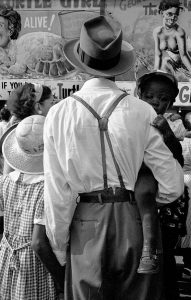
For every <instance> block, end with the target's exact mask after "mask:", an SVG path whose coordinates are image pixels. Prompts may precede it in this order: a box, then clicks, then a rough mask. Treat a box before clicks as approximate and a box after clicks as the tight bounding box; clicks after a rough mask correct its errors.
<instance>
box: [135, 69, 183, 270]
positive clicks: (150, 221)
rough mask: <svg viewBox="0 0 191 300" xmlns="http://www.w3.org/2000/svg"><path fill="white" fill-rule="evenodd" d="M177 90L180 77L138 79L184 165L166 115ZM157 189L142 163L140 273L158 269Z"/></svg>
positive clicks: (140, 90)
mask: <svg viewBox="0 0 191 300" xmlns="http://www.w3.org/2000/svg"><path fill="white" fill-rule="evenodd" d="M178 92H179V90H178V83H177V80H176V79H175V77H174V76H173V75H171V74H168V73H163V72H160V71H159V72H152V73H149V74H145V75H143V76H142V77H140V78H139V80H138V81H137V93H138V96H139V98H140V99H141V100H143V101H145V102H147V103H148V104H150V105H151V106H152V107H153V108H154V110H155V111H156V113H157V115H158V116H157V117H156V119H155V120H154V122H153V124H151V126H154V127H156V128H157V129H158V130H159V131H160V133H161V134H162V135H163V138H164V142H165V144H166V145H167V147H168V148H169V149H170V150H171V152H172V153H173V156H174V158H176V159H177V160H178V161H179V163H180V164H181V165H183V156H182V148H181V145H180V143H179V141H178V139H177V138H176V137H175V135H174V133H173V131H172V129H171V128H170V126H169V124H168V122H167V120H166V119H165V117H164V116H163V115H164V113H165V112H166V111H167V109H168V108H169V107H171V106H172V105H173V103H174V101H175V98H176V96H177V95H178ZM161 155H162V154H161ZM157 189H158V183H157V181H156V180H155V178H154V176H153V174H152V172H151V171H150V169H149V168H148V167H147V166H146V165H144V163H143V165H142V167H141V169H140V171H139V174H138V178H137V182H136V185H135V199H136V201H137V205H138V207H139V210H140V215H141V219H142V226H143V237H144V244H143V250H142V256H141V260H140V265H139V268H138V273H146V274H152V273H156V272H158V270H159V264H158V260H157V226H158V208H157V204H156V193H157ZM159 202H160V199H159ZM161 202H162V201H161ZM163 204H164V203H163Z"/></svg>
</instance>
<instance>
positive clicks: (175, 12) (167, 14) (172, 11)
mask: <svg viewBox="0 0 191 300" xmlns="http://www.w3.org/2000/svg"><path fill="white" fill-rule="evenodd" d="M162 14H163V18H164V23H165V25H166V26H168V27H170V28H171V27H173V26H174V25H175V24H176V22H177V20H178V16H179V8H178V7H171V8H169V9H167V10H164V11H163V13H162Z"/></svg>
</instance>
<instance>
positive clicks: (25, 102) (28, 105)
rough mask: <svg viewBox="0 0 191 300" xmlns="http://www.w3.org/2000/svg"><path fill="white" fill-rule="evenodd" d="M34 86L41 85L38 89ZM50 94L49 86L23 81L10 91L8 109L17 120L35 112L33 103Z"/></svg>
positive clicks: (42, 99)
mask: <svg viewBox="0 0 191 300" xmlns="http://www.w3.org/2000/svg"><path fill="white" fill-rule="evenodd" d="M36 87H41V88H40V89H39V88H38V91H37V88H36ZM50 94H51V90H50V88H49V87H47V86H44V85H41V84H35V83H34V84H33V83H25V84H24V85H21V86H19V87H18V88H16V89H15V90H13V91H12V93H11V94H10V97H9V99H8V101H7V106H8V109H9V110H10V111H11V112H12V113H13V115H14V116H16V117H17V118H18V119H19V120H23V119H24V118H27V117H29V116H31V115H34V114H36V111H35V103H37V102H38V101H41V102H43V101H44V100H45V99H47V98H48V96H49V95H50Z"/></svg>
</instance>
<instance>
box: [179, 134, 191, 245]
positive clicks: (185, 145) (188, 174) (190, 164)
mask: <svg viewBox="0 0 191 300" xmlns="http://www.w3.org/2000/svg"><path fill="white" fill-rule="evenodd" d="M181 145H182V150H183V156H184V167H183V171H184V183H185V185H187V186H188V193H189V198H190V199H191V139H189V138H185V139H184V141H182V142H181ZM186 225H187V235H186V236H185V237H184V238H182V242H181V247H182V248H191V200H189V207H188V215H187V221H186Z"/></svg>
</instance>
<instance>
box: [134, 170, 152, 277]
mask: <svg viewBox="0 0 191 300" xmlns="http://www.w3.org/2000/svg"><path fill="white" fill-rule="evenodd" d="M157 188H158V183H157V181H156V180H155V178H154V176H153V174H152V172H151V171H150V170H149V169H148V168H147V167H145V166H144V167H141V169H140V171H139V174H138V178H137V182H136V185H135V200H136V201H137V206H138V208H139V212H140V215H141V219H142V226H143V238H144V244H143V253H142V257H144V256H146V255H147V256H148V255H149V256H150V254H152V255H156V248H157V232H158V212H157V204H156V199H155V196H156V192H157ZM149 253H150V254H149ZM153 257H154V256H153ZM151 264H152V262H151ZM143 267H144V264H143V265H142V267H141V269H140V267H139V269H138V272H140V273H149V272H150V273H154V272H155V271H156V272H157V271H158V270H156V269H157V268H158V266H151V265H150V266H145V270H143ZM149 270H150V271H149Z"/></svg>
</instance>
